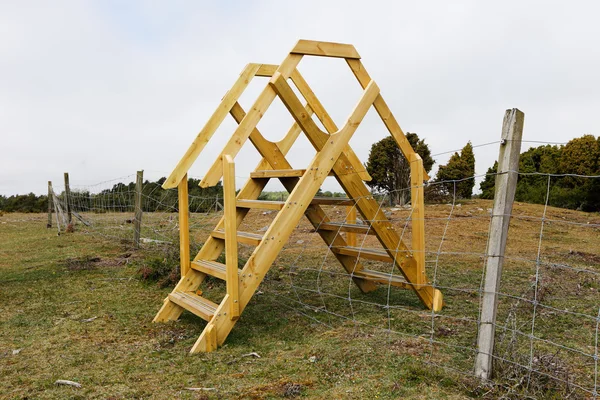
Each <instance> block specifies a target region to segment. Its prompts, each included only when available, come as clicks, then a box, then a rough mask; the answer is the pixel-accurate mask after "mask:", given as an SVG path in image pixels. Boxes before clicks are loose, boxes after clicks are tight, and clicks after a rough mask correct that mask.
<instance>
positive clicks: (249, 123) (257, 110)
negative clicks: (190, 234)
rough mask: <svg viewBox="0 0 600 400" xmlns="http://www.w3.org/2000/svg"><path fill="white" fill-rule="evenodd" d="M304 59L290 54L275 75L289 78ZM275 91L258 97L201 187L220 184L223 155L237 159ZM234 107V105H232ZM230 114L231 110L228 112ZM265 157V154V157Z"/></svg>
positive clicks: (267, 90)
mask: <svg viewBox="0 0 600 400" xmlns="http://www.w3.org/2000/svg"><path fill="white" fill-rule="evenodd" d="M301 59H302V56H301V55H297V54H290V55H288V56H287V57H286V59H285V60H284V61H283V62H282V63H281V65H280V66H279V68H277V72H276V73H275V75H277V74H280V75H282V76H284V77H288V76H289V74H291V73H292V71H293V70H294V69H295V68H296V65H298V63H299V62H300V60H301ZM275 96H276V94H275V91H274V90H273V88H272V87H271V85H270V84H269V85H267V86H266V87H265V88H264V90H263V91H262V93H261V94H260V95H259V96H258V98H257V99H256V101H255V102H254V104H253V105H252V108H251V109H250V112H248V113H247V114H246V116H245V117H244V119H243V120H241V122H240V124H239V126H238V127H237V129H236V130H235V132H234V133H233V135H232V136H231V138H230V139H229V141H228V142H227V144H226V145H225V147H224V149H223V151H222V152H221V154H219V156H218V157H217V160H216V161H215V162H214V163H213V164H212V166H211V167H210V169H209V170H208V172H207V173H206V175H205V176H204V178H203V179H202V181H201V182H200V186H201V187H203V188H206V187H210V186H214V185H216V184H217V182H219V180H220V179H221V176H223V165H222V162H221V155H223V154H229V155H230V156H232V157H235V156H236V155H237V153H238V152H239V151H240V149H241V148H242V146H243V145H244V143H245V142H246V140H247V139H248V137H249V136H250V134H251V133H252V131H253V130H254V129H255V128H256V124H258V121H260V119H261V118H262V116H263V114H264V113H265V112H266V111H267V109H268V108H269V106H270V105H271V103H272V102H273V100H274V99H275ZM232 106H233V104H232ZM227 112H229V109H228V110H227ZM264 156H265V155H264V154H263V157H264Z"/></svg>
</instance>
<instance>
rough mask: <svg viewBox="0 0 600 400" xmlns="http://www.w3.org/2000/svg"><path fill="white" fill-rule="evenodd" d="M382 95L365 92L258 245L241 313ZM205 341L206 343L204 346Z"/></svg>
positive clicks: (221, 330) (219, 319) (221, 325)
mask: <svg viewBox="0 0 600 400" xmlns="http://www.w3.org/2000/svg"><path fill="white" fill-rule="evenodd" d="M281 79H283V78H281ZM272 82H273V81H272ZM378 93H379V88H378V87H377V85H376V84H375V83H374V82H372V83H371V84H370V85H369V86H368V87H367V89H366V90H365V92H364V93H363V96H362V97H361V99H360V101H359V103H358V104H357V105H356V107H355V108H354V111H353V112H352V114H351V115H350V117H349V118H348V121H347V123H346V124H345V125H344V127H343V128H342V129H341V130H340V132H339V133H338V134H335V135H332V136H331V139H330V140H329V141H328V142H327V144H325V146H323V148H322V149H321V151H320V152H319V153H318V154H317V155H316V156H315V158H314V159H313V160H312V162H311V165H310V168H308V169H307V171H306V174H305V175H304V176H303V177H302V178H301V179H300V180H299V181H298V183H297V184H296V185H295V187H294V189H293V190H292V192H291V193H290V195H289V197H288V200H287V202H286V206H289V208H287V207H286V209H285V211H284V212H280V213H278V214H277V216H276V217H275V219H274V220H273V223H272V224H271V226H270V227H269V229H268V230H267V232H266V233H265V240H263V241H262V242H261V243H260V244H259V245H258V247H257V248H256V249H255V250H254V252H253V253H252V255H251V256H250V258H249V259H248V261H247V262H246V265H245V266H244V268H243V270H242V278H241V282H240V303H241V304H240V311H243V309H244V307H245V306H246V305H247V304H248V302H249V301H250V298H251V297H252V295H253V294H254V292H255V291H256V289H257V288H258V285H259V284H260V283H261V281H262V280H263V278H264V276H265V274H266V273H267V271H268V270H269V268H270V267H271V264H272V263H273V261H274V260H275V258H276V257H277V255H278V254H279V252H280V251H281V249H282V248H283V246H284V245H285V243H286V242H287V239H288V238H289V235H290V234H291V232H292V231H293V230H294V229H295V227H296V225H297V224H298V222H299V220H300V218H301V217H302V215H303V214H304V212H305V210H306V205H308V204H309V202H310V200H311V199H312V198H313V197H314V195H315V194H316V192H317V190H318V189H319V188H320V187H321V185H322V183H323V181H324V180H325V178H326V177H327V174H328V173H329V170H331V167H332V166H333V165H334V164H335V162H336V160H337V159H338V158H339V156H340V154H341V153H342V151H343V149H344V147H345V146H346V145H347V144H348V141H349V140H350V138H351V137H352V134H353V133H354V132H355V131H356V128H357V127H358V125H359V124H360V122H361V121H362V119H363V118H364V116H365V114H366V113H367V111H368V109H369V107H370V106H371V104H372V102H373V100H374V99H375V97H376V96H377V94H378ZM296 117H297V116H295V118H296ZM361 182H362V181H361ZM229 301H230V299H228V298H227V299H225V300H223V302H222V303H221V304H220V306H219V309H217V313H216V315H215V317H214V319H213V323H214V324H215V327H216V328H217V344H222V343H223V342H224V341H225V338H226V337H227V335H228V334H229V332H230V331H231V329H232V328H233V326H234V323H235V321H231V320H230V319H229V318H225V317H223V316H219V311H220V310H227V309H228V308H229V304H228V303H229ZM203 341H204V343H202V342H203ZM205 342H206V338H203V336H202V335H201V336H200V338H199V339H198V341H197V342H196V344H195V345H194V348H193V349H194V350H195V351H202V350H204V349H206V343H205Z"/></svg>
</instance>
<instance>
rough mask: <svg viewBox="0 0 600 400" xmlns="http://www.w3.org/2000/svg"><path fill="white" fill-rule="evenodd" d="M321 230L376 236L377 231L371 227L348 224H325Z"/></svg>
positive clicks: (321, 226)
mask: <svg viewBox="0 0 600 400" xmlns="http://www.w3.org/2000/svg"><path fill="white" fill-rule="evenodd" d="M319 230H322V231H336V232H337V231H340V232H353V233H362V234H363V235H374V234H375V230H374V229H372V228H371V227H370V226H369V225H360V224H347V223H345V222H323V223H322V224H321V225H319Z"/></svg>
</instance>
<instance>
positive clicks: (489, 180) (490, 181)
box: [479, 161, 498, 199]
mask: <svg viewBox="0 0 600 400" xmlns="http://www.w3.org/2000/svg"><path fill="white" fill-rule="evenodd" d="M497 171H498V161H494V166H493V167H490V168H488V170H487V172H486V175H485V179H484V180H483V181H481V183H480V184H479V190H481V196H479V197H481V198H482V199H493V198H494V189H495V186H496V172H497Z"/></svg>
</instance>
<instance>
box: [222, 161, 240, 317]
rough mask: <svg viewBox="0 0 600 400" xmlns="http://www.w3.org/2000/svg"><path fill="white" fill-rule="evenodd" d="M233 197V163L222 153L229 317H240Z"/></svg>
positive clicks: (235, 217) (235, 213)
mask: <svg viewBox="0 0 600 400" xmlns="http://www.w3.org/2000/svg"><path fill="white" fill-rule="evenodd" d="M236 210H237V208H236V197H235V164H234V163H233V158H231V156H230V155H227V154H224V155H223V216H224V217H225V264H226V266H225V268H226V269H225V272H226V277H227V280H226V281H225V283H226V284H227V295H228V296H229V297H230V298H231V301H230V302H229V305H230V306H229V314H230V315H229V318H230V319H231V320H236V319H238V318H239V317H240V302H239V299H240V296H239V279H240V278H239V276H238V246H237V212H236Z"/></svg>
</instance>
